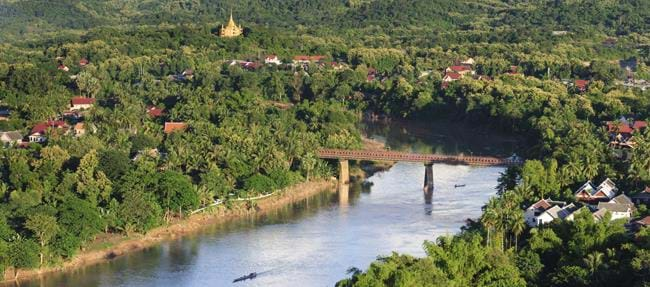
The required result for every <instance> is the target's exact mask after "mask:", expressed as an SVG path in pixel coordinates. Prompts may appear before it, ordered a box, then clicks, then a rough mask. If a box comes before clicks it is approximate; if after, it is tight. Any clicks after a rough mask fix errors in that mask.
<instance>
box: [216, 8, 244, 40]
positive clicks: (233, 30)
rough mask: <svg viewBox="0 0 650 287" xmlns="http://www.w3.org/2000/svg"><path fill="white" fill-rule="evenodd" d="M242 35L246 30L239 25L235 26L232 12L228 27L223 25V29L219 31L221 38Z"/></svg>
mask: <svg viewBox="0 0 650 287" xmlns="http://www.w3.org/2000/svg"><path fill="white" fill-rule="evenodd" d="M242 33H244V29H243V28H242V27H241V26H237V24H235V20H233V19H232V12H230V20H228V24H227V25H226V27H224V26H223V24H222V25H221V29H220V30H219V37H225V38H231V37H237V36H239V35H241V34H242Z"/></svg>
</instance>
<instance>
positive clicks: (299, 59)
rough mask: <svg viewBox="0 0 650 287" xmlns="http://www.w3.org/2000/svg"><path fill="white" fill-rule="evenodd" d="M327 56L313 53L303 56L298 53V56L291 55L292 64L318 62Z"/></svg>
mask: <svg viewBox="0 0 650 287" xmlns="http://www.w3.org/2000/svg"><path fill="white" fill-rule="evenodd" d="M325 58H327V57H326V56H322V55H315V56H305V55H300V56H294V57H293V63H294V64H308V63H313V62H320V61H322V60H324V59H325Z"/></svg>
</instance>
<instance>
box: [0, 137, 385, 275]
mask: <svg viewBox="0 0 650 287" xmlns="http://www.w3.org/2000/svg"><path fill="white" fill-rule="evenodd" d="M362 144H363V148H364V149H366V150H383V149H385V144H384V143H383V142H380V141H376V140H373V139H370V138H367V137H364V138H362ZM393 165H394V162H366V161H361V162H358V164H356V165H354V166H352V168H351V170H350V173H351V174H350V176H351V179H352V180H353V181H359V182H360V181H363V180H365V178H367V177H370V176H371V175H373V174H374V173H376V172H380V171H385V170H388V169H390V168H391V167H392V166H393ZM337 184H338V181H337V179H336V178H330V179H319V180H314V181H310V182H303V183H300V184H297V185H294V186H291V187H288V188H286V189H284V190H280V191H276V193H275V194H273V195H272V196H269V197H264V198H261V199H258V200H254V204H253V205H252V206H250V201H238V202H234V203H233V204H232V205H231V206H230V208H227V207H226V206H224V205H223V204H222V205H215V206H212V207H209V208H206V209H205V210H204V211H202V212H200V213H196V214H193V215H190V216H188V217H186V218H184V219H175V220H173V221H171V222H169V223H168V224H166V225H164V226H161V227H158V228H154V229H152V230H150V231H149V232H147V233H146V234H137V235H132V236H125V235H122V234H116V233H105V234H100V235H98V236H97V238H96V240H94V241H93V242H90V243H89V244H88V245H87V246H86V247H85V248H84V249H83V250H82V251H80V253H79V254H77V255H76V256H75V257H74V258H73V259H71V260H68V261H66V262H64V263H62V265H61V266H56V267H45V268H39V269H28V270H26V269H18V270H16V269H13V268H8V269H7V270H6V271H5V272H4V274H3V278H2V279H3V281H0V284H8V283H11V282H16V283H19V282H20V281H21V280H33V279H37V278H39V277H42V276H44V275H47V274H50V273H56V272H69V271H72V270H75V269H79V268H83V267H87V266H91V265H95V264H100V263H104V262H107V261H109V260H112V259H114V258H116V257H119V256H122V255H125V254H128V253H132V252H137V251H141V250H143V249H146V248H149V247H152V246H155V245H157V244H160V243H162V242H164V241H166V240H174V239H177V238H179V237H182V236H185V235H189V234H194V233H197V232H200V231H201V230H204V229H206V228H209V227H211V226H214V225H215V224H222V223H224V222H227V221H231V220H237V219H241V218H244V217H247V216H253V215H256V216H258V215H264V214H265V213H267V212H271V211H274V210H276V209H279V208H282V207H285V206H287V205H290V204H293V203H296V202H299V201H301V200H304V199H307V198H309V197H311V196H314V195H316V194H318V193H320V192H324V191H326V190H329V191H334V192H335V191H336V187H337Z"/></svg>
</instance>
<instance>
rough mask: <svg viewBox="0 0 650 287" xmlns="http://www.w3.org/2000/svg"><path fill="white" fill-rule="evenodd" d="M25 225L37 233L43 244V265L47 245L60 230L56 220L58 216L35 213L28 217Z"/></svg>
mask: <svg viewBox="0 0 650 287" xmlns="http://www.w3.org/2000/svg"><path fill="white" fill-rule="evenodd" d="M25 227H26V228H27V229H29V230H30V231H31V232H32V233H34V234H35V235H36V237H37V238H38V241H39V242H40V244H41V252H40V257H41V265H43V257H44V254H45V252H46V246H47V244H48V243H49V242H50V240H51V239H52V238H53V237H54V236H55V235H56V233H57V232H58V231H59V225H58V224H57V222H56V217H54V216H51V215H45V214H33V215H30V216H29V217H28V218H27V222H25Z"/></svg>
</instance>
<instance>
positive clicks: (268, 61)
mask: <svg viewBox="0 0 650 287" xmlns="http://www.w3.org/2000/svg"><path fill="white" fill-rule="evenodd" d="M264 64H274V65H282V61H280V59H279V58H278V56H277V55H268V56H266V58H265V59H264Z"/></svg>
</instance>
